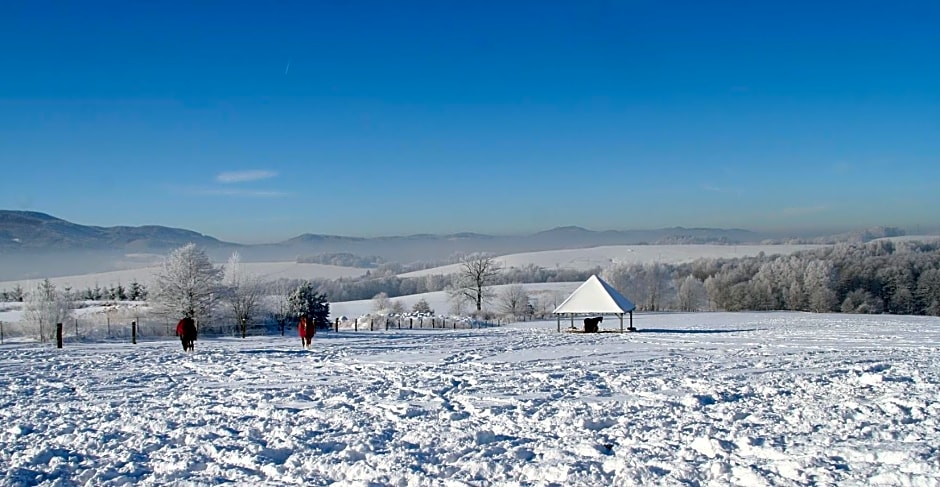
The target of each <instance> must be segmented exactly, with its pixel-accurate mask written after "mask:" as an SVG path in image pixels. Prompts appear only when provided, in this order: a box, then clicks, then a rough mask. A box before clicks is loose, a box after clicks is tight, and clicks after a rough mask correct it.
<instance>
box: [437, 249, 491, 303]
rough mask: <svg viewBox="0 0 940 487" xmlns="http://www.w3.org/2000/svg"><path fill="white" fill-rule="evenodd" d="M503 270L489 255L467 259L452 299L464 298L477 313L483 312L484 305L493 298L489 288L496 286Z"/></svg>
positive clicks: (463, 262) (462, 265) (462, 266)
mask: <svg viewBox="0 0 940 487" xmlns="http://www.w3.org/2000/svg"><path fill="white" fill-rule="evenodd" d="M501 268H502V266H501V265H500V264H499V262H497V261H496V259H495V258H494V257H493V256H490V255H487V254H473V255H470V256H467V257H465V258H464V259H463V260H462V261H461V263H460V271H459V272H458V273H457V276H456V279H455V280H454V282H453V286H452V288H451V289H450V295H451V297H452V298H457V297H462V298H463V300H469V301H470V302H471V303H473V304H474V305H475V306H476V310H477V311H480V310H482V309H483V303H484V302H485V301H487V300H488V299H490V298H492V297H493V293H492V292H490V290H489V287H490V286H491V285H493V284H495V282H496V278H497V277H498V276H499V271H500V270H501Z"/></svg>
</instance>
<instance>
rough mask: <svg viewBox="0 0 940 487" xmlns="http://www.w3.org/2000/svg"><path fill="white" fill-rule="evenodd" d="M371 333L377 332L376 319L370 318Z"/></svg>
mask: <svg viewBox="0 0 940 487" xmlns="http://www.w3.org/2000/svg"><path fill="white" fill-rule="evenodd" d="M369 331H375V318H369Z"/></svg>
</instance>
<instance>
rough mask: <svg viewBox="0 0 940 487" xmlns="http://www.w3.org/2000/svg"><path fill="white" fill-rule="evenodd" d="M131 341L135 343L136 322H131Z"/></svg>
mask: <svg viewBox="0 0 940 487" xmlns="http://www.w3.org/2000/svg"><path fill="white" fill-rule="evenodd" d="M131 343H132V344H134V345H137V322H136V321H132V322H131Z"/></svg>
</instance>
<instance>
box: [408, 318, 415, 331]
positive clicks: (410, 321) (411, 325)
mask: <svg viewBox="0 0 940 487" xmlns="http://www.w3.org/2000/svg"><path fill="white" fill-rule="evenodd" d="M414 327H415V319H414V318H408V329H409V330H410V329H412V328H414Z"/></svg>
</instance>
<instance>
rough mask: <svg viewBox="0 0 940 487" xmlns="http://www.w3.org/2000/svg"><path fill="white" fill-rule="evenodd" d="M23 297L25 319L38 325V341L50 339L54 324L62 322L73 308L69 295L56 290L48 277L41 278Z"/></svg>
mask: <svg viewBox="0 0 940 487" xmlns="http://www.w3.org/2000/svg"><path fill="white" fill-rule="evenodd" d="M25 297H26V300H25V302H26V310H25V311H26V319H27V320H29V321H31V322H33V323H35V324H36V325H37V326H38V327H39V340H40V341H45V340H46V339H52V337H53V334H54V330H55V328H54V326H55V324H56V323H62V322H64V321H65V320H66V319H67V318H68V317H69V316H71V314H72V309H74V308H75V304H74V302H73V301H72V298H71V296H70V295H69V294H67V293H64V292H61V291H59V290H57V289H56V287H55V284H53V283H52V281H50V280H49V279H43V280H42V282H40V283H39V285H37V286H36V289H35V290H33V292H31V293H28V294H27V295H26V296H25Z"/></svg>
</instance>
